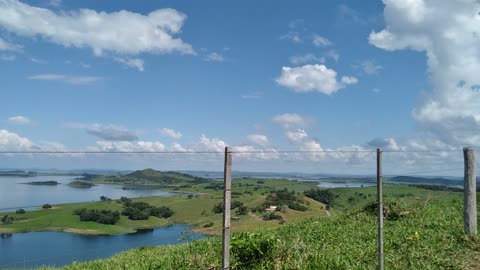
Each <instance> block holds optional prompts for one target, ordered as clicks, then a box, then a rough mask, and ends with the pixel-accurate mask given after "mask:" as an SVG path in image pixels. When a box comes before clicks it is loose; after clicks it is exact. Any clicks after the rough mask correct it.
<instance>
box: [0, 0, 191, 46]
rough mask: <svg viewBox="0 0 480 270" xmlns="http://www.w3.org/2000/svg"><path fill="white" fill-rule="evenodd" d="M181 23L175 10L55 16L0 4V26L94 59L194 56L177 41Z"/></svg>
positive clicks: (8, 0)
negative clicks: (85, 50)
mask: <svg viewBox="0 0 480 270" xmlns="http://www.w3.org/2000/svg"><path fill="white" fill-rule="evenodd" d="M185 19H186V15H185V14H183V13H181V12H179V11H177V10H175V9H158V10H155V11H152V12H150V13H149V14H147V15H142V14H140V13H134V12H129V11H125V10H121V11H118V12H97V11H95V10H91V9H80V10H76V11H69V12H54V11H51V10H49V9H45V8H39V7H34V6H30V5H28V4H25V3H22V2H20V1H16V0H3V1H1V2H0V27H2V28H4V29H5V30H7V31H10V32H13V33H16V34H17V35H20V36H25V37H31V38H35V37H42V38H43V39H44V40H46V41H49V42H53V43H56V44H59V45H62V46H65V47H77V48H90V49H92V50H93V51H94V53H95V54H96V55H102V54H103V53H104V52H111V53H115V54H120V55H134V54H140V53H160V54H163V53H172V52H180V53H184V54H193V53H194V50H193V49H192V46H191V45H190V44H188V43H185V42H184V41H182V40H181V39H180V38H177V37H175V35H176V34H179V33H180V32H181V29H182V26H183V24H184V22H185Z"/></svg>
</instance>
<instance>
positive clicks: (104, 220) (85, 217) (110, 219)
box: [73, 208, 120, 225]
mask: <svg viewBox="0 0 480 270" xmlns="http://www.w3.org/2000/svg"><path fill="white" fill-rule="evenodd" d="M73 214H74V215H78V216H80V221H93V222H97V223H100V224H108V225H113V224H116V223H117V222H118V221H119V220H120V213H119V212H118V211H110V210H97V209H90V210H87V209H85V208H80V209H75V210H74V211H73Z"/></svg>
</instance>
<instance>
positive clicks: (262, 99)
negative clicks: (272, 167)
mask: <svg viewBox="0 0 480 270" xmlns="http://www.w3.org/2000/svg"><path fill="white" fill-rule="evenodd" d="M258 2H259V1H236V2H233V1H202V2H201V3H200V2H192V1H178V0H176V1H68V0H63V1H60V0H55V1H38V0H36V1H33V0H32V1H21V2H19V1H13V0H0V17H1V18H3V19H0V56H1V58H0V59H1V60H0V74H2V76H1V78H2V86H1V87H0V89H1V93H2V96H3V98H2V99H3V100H4V102H2V106H0V130H2V131H3V133H2V134H1V135H2V136H3V137H4V138H5V139H3V141H2V140H1V137H0V148H1V149H4V150H5V149H7V150H12V149H15V150H28V149H56V150H72V149H75V150H77V149H99V150H112V149H115V150H126V151H127V150H136V149H145V147H150V146H152V145H153V146H154V147H156V148H155V149H156V150H172V149H173V150H174V149H181V150H204V149H208V150H212V149H213V150H214V149H221V148H222V146H224V145H230V146H236V147H239V148H238V149H239V151H240V150H245V151H246V150H251V149H255V150H260V151H261V150H269V151H271V150H282V149H283V150H328V149H330V150H335V149H350V150H351V149H361V150H365V149H367V150H368V149H374V148H375V147H382V148H385V149H392V150H412V149H413V150H416V149H420V148H421V147H427V148H429V149H430V148H437V149H450V148H455V147H457V148H458V147H461V146H466V145H473V146H478V145H479V144H480V143H479V142H480V139H479V138H478V137H475V135H474V134H475V132H476V131H477V130H478V129H479V127H480V124H479V122H480V112H479V110H478V109H475V107H476V106H475V102H476V101H478V100H480V99H479V97H478V91H476V90H475V89H474V87H473V86H475V85H477V84H478V82H476V80H478V79H476V78H474V76H473V75H472V76H463V75H462V76H460V75H459V76H454V75H455V72H454V71H452V72H449V73H448V76H444V75H443V74H442V72H446V71H442V70H443V69H442V68H440V67H439V66H440V65H441V64H442V63H443V64H449V65H450V66H455V65H457V64H458V65H457V66H459V67H461V66H462V65H464V66H465V68H466V69H467V73H471V74H474V73H475V72H476V71H478V70H476V69H477V68H478V66H477V64H478V62H479V61H478V60H479V59H478V55H477V52H476V51H474V52H471V51H470V50H469V48H470V47H472V48H473V45H472V44H474V43H475V42H474V41H475V40H471V39H470V38H466V37H467V36H469V35H470V34H471V32H472V31H473V30H471V29H472V28H471V26H472V24H473V25H475V24H477V22H475V21H473V22H471V21H469V18H468V16H472V18H471V19H472V20H474V19H475V18H474V16H475V15H476V14H475V13H474V12H473V10H475V9H478V4H476V3H474V2H473V1H472V2H471V3H469V2H468V1H464V3H455V4H453V3H450V2H449V1H426V0H425V1H421V0H416V1H410V2H409V3H404V2H403V1H393V0H385V1H384V2H382V1H367V2H364V1H362V2H360V1H262V2H261V3H258ZM453 2H455V1H453ZM467 5H470V6H467ZM469 8H470V10H472V13H471V14H469V12H468V10H469ZM449 9H450V10H452V9H453V10H454V11H458V14H462V15H465V16H466V18H467V19H466V20H465V21H458V20H457V21H455V23H456V24H454V25H455V26H456V27H457V28H455V29H456V30H452V31H450V32H448V30H449V29H446V30H445V33H452V32H453V35H454V38H456V39H457V42H454V44H456V46H457V47H455V46H450V47H449V43H448V42H452V40H449V39H448V38H445V36H446V35H443V36H435V33H436V32H435V27H438V28H439V29H445V26H444V24H446V23H447V22H442V21H440V20H439V19H438V18H436V15H438V14H435V12H437V13H439V14H442V12H446V11H448V10H449ZM461 12H462V13H461ZM27 13H29V14H31V16H26V15H25V14H27ZM154 13H155V14H156V15H155V16H154V15H152V14H154ZM463 13H465V14H463ZM18 18H21V20H20V21H15V20H16V19H18ZM92 25H95V26H92ZM432 25H433V26H432ZM425 26H430V27H425ZM422 31H423V32H422ZM455 31H456V32H455ZM386 32H388V33H387V34H388V35H385V33H386ZM437 32H438V31H437ZM438 35H440V34H438ZM462 35H463V36H462ZM464 36H465V38H464ZM392 37H393V38H392ZM424 37H425V38H424ZM442 38H443V39H442ZM475 39H476V37H475ZM392 40H394V41H395V42H392ZM431 41H436V42H440V43H439V44H444V43H445V45H446V46H443V47H442V46H438V47H435V46H432V45H431V44H433V43H432V42H431ZM442 42H444V43H442ZM452 44H453V43H452ZM469 46H470V47H469ZM451 47H454V48H451ZM458 48H461V50H465V51H466V52H471V54H470V55H466V56H465V57H462V56H461V55H460V56H459V59H467V58H468V59H471V61H472V62H473V63H471V64H465V63H466V62H459V63H451V62H453V60H451V59H452V57H446V56H452V54H453V55H454V54H455V53H459V54H461V53H464V54H466V53H465V52H461V51H460V50H458ZM444 55H446V56H445V57H443V56H444ZM434 59H437V60H438V62H435V61H433V60H434ZM442 61H443V62H442ZM449 61H450V62H449ZM452 74H453V75H452ZM446 77H452V78H449V83H450V82H451V86H448V87H450V88H448V87H447V86H445V85H446V84H447V83H446V82H443V81H442V80H443V79H442V78H446ZM460 81H462V82H464V83H463V85H461V86H458V85H459V82H460ZM452 87H453V88H455V89H453V90H451V88H452ZM460 87H464V88H466V90H465V89H463V90H462V89H459V88H460ZM468 87H470V88H468ZM443 88H445V90H443ZM457 88H458V89H457ZM455 91H460V93H462V95H466V96H468V95H473V96H471V98H466V99H461V98H460V99H459V100H454V101H455V102H457V103H455V104H451V103H452V102H450V101H451V99H449V98H448V94H449V93H452V95H455V96H456V97H458V94H455V93H456V92H455ZM446 95H447V97H446ZM449 100H450V101H449ZM462 100H470V103H469V105H468V106H466V107H468V108H465V109H464V110H463V111H455V110H458V109H456V108H458V106H457V105H458V102H462ZM442 102H443V103H442ZM477 104H478V103H477ZM432 108H433V109H432ZM435 110H436V111H435ZM452 110H453V111H452ZM432 115H434V116H432ZM435 115H436V116H435ZM437 116H438V117H437ZM439 117H440V118H439ZM458 119H461V120H462V123H460V122H459V121H458ZM464 120H465V121H464ZM445 123H450V124H448V125H446V124H445ZM457 125H461V126H457ZM455 130H457V131H458V130H461V131H462V133H461V134H458V133H457V131H455ZM449 132H450V133H452V134H449ZM477 134H478V133H477ZM22 140H23V141H22ZM150 148H151V147H150ZM248 158H252V159H253V160H254V159H255V158H258V157H254V156H252V157H248ZM248 158H247V159H248ZM275 158H278V157H272V159H275ZM325 158H326V157H312V158H311V159H309V161H312V162H315V161H316V162H320V161H321V160H322V159H325ZM329 158H330V159H333V160H335V159H338V161H341V162H346V163H349V162H350V163H351V162H352V157H329ZM357 158H358V157H357ZM266 159H269V158H266ZM15 162H18V160H17V161H15V160H14V159H11V158H10V159H9V162H8V164H9V165H10V166H15ZM401 162H403V163H402V164H401V165H404V166H407V167H408V166H412V165H413V164H416V166H417V165H418V166H424V164H420V163H418V161H417V160H416V159H415V157H412V156H408V157H405V158H404V159H402V161H401ZM70 165H71V166H74V165H75V164H70ZM83 165H85V166H86V164H82V166H83ZM104 165H105V166H112V164H108V163H107V164H104ZM64 166H69V165H68V164H65V165H64ZM139 166H141V165H139Z"/></svg>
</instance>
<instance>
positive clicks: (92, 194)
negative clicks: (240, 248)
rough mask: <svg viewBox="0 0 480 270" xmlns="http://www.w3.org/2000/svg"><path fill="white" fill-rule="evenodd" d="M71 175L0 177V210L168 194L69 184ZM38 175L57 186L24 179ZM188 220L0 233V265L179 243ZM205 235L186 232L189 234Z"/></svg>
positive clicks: (64, 260)
mask: <svg viewBox="0 0 480 270" xmlns="http://www.w3.org/2000/svg"><path fill="white" fill-rule="evenodd" d="M74 178H75V177H74V176H35V177H11V176H2V177H0V212H11V211H15V210H16V209H19V208H23V209H26V210H33V209H35V208H36V207H38V206H41V205H43V204H45V203H48V204H53V205H55V204H62V203H75V202H88V201H98V200H99V199H100V196H102V195H104V196H107V197H109V198H112V199H118V198H120V197H122V196H125V197H129V198H132V197H141V196H172V195H175V193H170V192H165V191H162V190H158V189H129V190H123V189H122V186H120V185H97V186H94V187H91V188H75V187H70V186H67V185H66V184H68V183H69V182H71V181H72V180H73V179H74ZM37 181H57V182H59V183H60V184H59V185H56V186H40V185H26V184H22V183H27V182H37ZM185 230H187V231H188V227H187V226H186V225H174V226H170V227H165V228H158V229H155V230H148V231H141V232H138V233H134V234H126V235H114V236H85V235H75V234H70V233H63V232H32V233H24V234H0V269H2V268H24V267H29V268H30V267H38V266H41V265H57V266H61V265H65V264H70V263H72V262H74V261H85V260H94V259H97V258H106V257H110V256H112V255H114V254H115V253H118V252H121V251H124V250H127V249H130V248H137V247H141V246H145V245H169V244H177V243H179V239H180V238H181V237H182V232H184V231H185ZM202 237H204V236H202V235H200V234H190V238H191V239H198V238H202Z"/></svg>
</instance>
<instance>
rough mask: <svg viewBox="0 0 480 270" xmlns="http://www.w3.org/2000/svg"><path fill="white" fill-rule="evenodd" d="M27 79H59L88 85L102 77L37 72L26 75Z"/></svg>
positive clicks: (69, 82)
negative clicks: (36, 73)
mask: <svg viewBox="0 0 480 270" xmlns="http://www.w3.org/2000/svg"><path fill="white" fill-rule="evenodd" d="M28 79H29V80H41V81H60V82H64V83H68V84H76V85H88V84H92V83H95V82H98V81H100V80H101V79H102V77H95V76H71V75H64V74H38V75H32V76H30V77H28Z"/></svg>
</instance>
